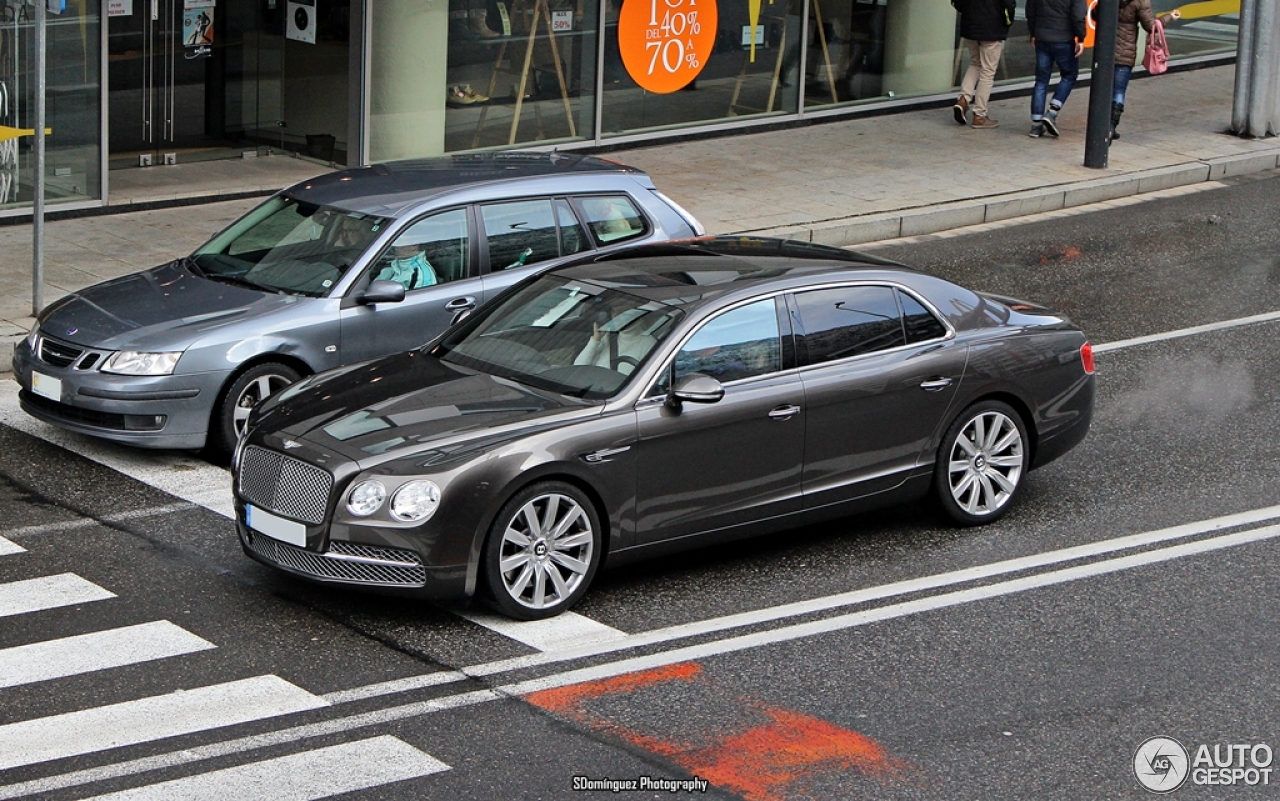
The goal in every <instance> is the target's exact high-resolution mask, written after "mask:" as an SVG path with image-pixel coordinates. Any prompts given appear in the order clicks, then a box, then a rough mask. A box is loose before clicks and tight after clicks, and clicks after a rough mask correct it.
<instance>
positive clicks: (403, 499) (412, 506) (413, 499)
mask: <svg viewBox="0 0 1280 801" xmlns="http://www.w3.org/2000/svg"><path fill="white" fill-rule="evenodd" d="M439 505H440V488H439V487H437V486H436V484H435V482H434V481H410V482H409V483H408V484H405V485H404V486H403V487H401V488H400V489H398V490H396V494H395V495H394V496H392V498H391V516H392V517H394V518H395V519H396V520H403V521H404V522H406V523H417V522H420V521H423V520H426V519H427V518H429V517H431V515H433V514H435V513H436V507H438V506H439Z"/></svg>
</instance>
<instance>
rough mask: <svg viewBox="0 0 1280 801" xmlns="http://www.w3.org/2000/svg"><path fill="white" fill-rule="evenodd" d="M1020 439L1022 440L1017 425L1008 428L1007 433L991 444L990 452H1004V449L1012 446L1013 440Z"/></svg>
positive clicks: (1019, 440) (1018, 441)
mask: <svg viewBox="0 0 1280 801" xmlns="http://www.w3.org/2000/svg"><path fill="white" fill-rule="evenodd" d="M1021 441H1022V437H1021V436H1019V434H1018V429H1017V427H1013V428H1011V429H1010V430H1009V433H1007V434H1005V435H1004V436H1003V437H1001V438H1000V439H999V440H998V441H997V442H996V443H995V444H994V445H992V446H991V448H990V452H991V453H1004V452H1005V451H1007V450H1009V447H1010V446H1012V445H1013V444H1014V443H1015V442H1016V443H1021Z"/></svg>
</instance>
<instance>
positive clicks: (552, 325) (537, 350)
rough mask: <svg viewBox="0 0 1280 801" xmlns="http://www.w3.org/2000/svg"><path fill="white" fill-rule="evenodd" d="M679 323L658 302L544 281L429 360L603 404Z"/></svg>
mask: <svg viewBox="0 0 1280 801" xmlns="http://www.w3.org/2000/svg"><path fill="white" fill-rule="evenodd" d="M680 315H681V312H680V311H679V309H676V308H674V307H672V306H668V305H666V304H663V303H660V302H658V301H652V300H647V299H645V298H641V297H637V296H635V295H630V294H627V293H625V292H620V291H618V290H615V289H608V288H605V287H602V286H597V285H595V284H590V283H586V282H583V281H566V280H564V279H562V278H559V277H556V276H545V277H543V278H540V279H538V280H537V281H535V282H533V283H532V284H530V285H528V286H527V287H525V288H524V289H523V290H521V291H519V292H516V293H515V294H513V295H510V296H508V297H507V298H506V300H505V301H502V302H501V303H500V305H498V306H496V307H494V308H491V309H488V310H486V312H485V313H482V314H481V315H478V316H477V317H476V318H474V320H473V322H472V323H471V324H469V325H468V324H464V325H460V326H457V327H456V328H454V329H453V330H451V331H450V332H449V333H448V334H446V335H445V337H444V338H443V339H442V340H441V341H440V343H439V344H438V345H437V346H436V347H435V348H434V349H433V350H432V353H434V354H435V355H436V356H438V357H439V358H441V359H442V360H444V361H446V362H449V363H451V364H457V365H459V366H461V367H466V368H470V369H473V370H479V371H481V372H485V373H490V374H493V375H499V376H502V377H504V378H511V379H514V380H516V381H519V382H520V383H523V384H528V385H530V386H534V387H540V388H544V389H550V390H553V391H555V392H560V393H563V394H565V395H572V396H574V397H579V398H589V399H601V398H607V397H610V396H611V395H613V394H615V393H616V392H617V391H618V390H619V389H621V388H622V387H623V386H624V385H625V384H626V383H627V381H628V379H629V378H630V377H631V375H632V374H633V373H635V371H636V370H637V368H639V366H640V365H641V364H643V363H644V361H645V360H646V359H647V358H648V357H649V355H650V354H651V353H653V351H654V350H655V349H656V348H657V346H658V343H660V342H661V341H662V340H663V339H665V338H666V336H667V335H668V334H669V333H670V332H671V329H672V328H673V327H674V325H675V322H676V320H677V319H679V317H680Z"/></svg>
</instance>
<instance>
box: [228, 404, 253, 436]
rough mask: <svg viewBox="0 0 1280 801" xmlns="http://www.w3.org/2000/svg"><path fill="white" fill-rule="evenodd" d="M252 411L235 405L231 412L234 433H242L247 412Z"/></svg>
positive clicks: (247, 416) (247, 415)
mask: <svg viewBox="0 0 1280 801" xmlns="http://www.w3.org/2000/svg"><path fill="white" fill-rule="evenodd" d="M250 411H252V410H251V409H249V408H248V407H246V406H240V405H237V406H236V407H235V409H234V410H233V411H232V412H231V421H232V425H233V426H234V427H235V430H236V433H237V434H239V433H240V432H242V431H244V424H245V421H246V420H248V419H249V412H250Z"/></svg>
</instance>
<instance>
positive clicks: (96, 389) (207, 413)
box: [13, 340, 229, 449]
mask: <svg viewBox="0 0 1280 801" xmlns="http://www.w3.org/2000/svg"><path fill="white" fill-rule="evenodd" d="M81 365H82V362H81V361H79V360H77V361H76V362H75V363H73V364H70V365H67V366H65V367H59V366H57V365H53V364H49V363H48V362H45V361H42V360H40V359H38V358H36V356H35V354H34V353H32V351H31V346H30V345H29V344H28V343H27V342H26V341H25V340H24V341H22V342H20V343H18V345H17V347H15V348H14V350H13V374H14V378H15V379H16V380H17V382H18V384H19V386H20V387H21V391H20V392H19V395H18V398H19V401H20V403H21V405H22V409H23V411H25V412H26V413H27V414H29V415H31V416H32V417H35V418H36V419H38V420H43V421H44V422H46V423H50V424H52V425H56V426H58V427H60V428H65V429H67V430H69V431H75V432H78V433H81V434H89V435H91V436H95V437H101V438H103V439H109V440H113V441H115V442H122V443H125V444H128V445H135V446H141V447H146V448H180V449H196V448H202V447H204V444H205V438H206V436H207V435H208V427H209V419H210V417H211V415H212V413H213V405H214V403H215V402H216V401H217V398H218V393H219V392H220V391H221V388H222V383H223V381H225V380H226V378H227V375H229V371H228V372H226V373H212V372H210V373H195V374H188V375H182V374H179V375H166V376H127V375H112V374H110V373H103V372H100V371H98V370H96V369H93V368H88V369H85V368H83V367H81ZM33 372H39V373H40V374H41V375H44V376H48V377H51V378H55V379H57V380H58V381H59V382H60V383H61V392H60V393H59V397H58V399H57V400H55V399H53V398H48V397H45V396H43V395H39V394H36V393H35V392H34V391H33V389H32V373H33Z"/></svg>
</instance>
